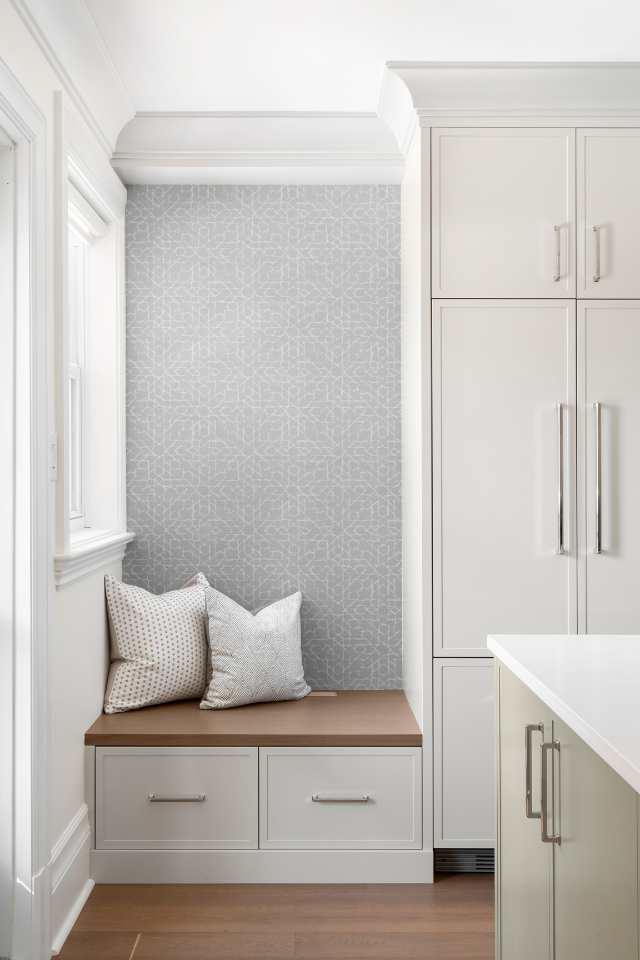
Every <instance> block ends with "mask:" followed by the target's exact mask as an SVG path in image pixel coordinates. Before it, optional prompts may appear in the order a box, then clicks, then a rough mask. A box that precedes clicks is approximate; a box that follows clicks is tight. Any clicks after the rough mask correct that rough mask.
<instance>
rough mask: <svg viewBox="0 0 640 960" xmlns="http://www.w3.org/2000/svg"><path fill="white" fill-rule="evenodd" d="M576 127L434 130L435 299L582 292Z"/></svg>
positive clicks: (567, 294)
mask: <svg viewBox="0 0 640 960" xmlns="http://www.w3.org/2000/svg"><path fill="white" fill-rule="evenodd" d="M574 150H575V133H574V131H573V130H563V129H553V130H547V129H539V128H536V129H533V128H531V129H524V128H517V129H513V128H512V129H478V128H475V129H469V128H466V129H453V128H452V129H441V130H433V132H432V167H433V181H432V182H433V192H432V224H433V253H432V257H433V280H432V284H433V296H434V297H572V296H575V290H576V284H575V256H574V242H575V162H574Z"/></svg>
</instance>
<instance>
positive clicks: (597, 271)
mask: <svg viewBox="0 0 640 960" xmlns="http://www.w3.org/2000/svg"><path fill="white" fill-rule="evenodd" d="M591 229H592V231H593V239H594V243H595V254H594V261H595V267H594V271H593V282H594V283H600V280H601V279H602V269H601V266H600V227H597V226H596V227H592V228H591Z"/></svg>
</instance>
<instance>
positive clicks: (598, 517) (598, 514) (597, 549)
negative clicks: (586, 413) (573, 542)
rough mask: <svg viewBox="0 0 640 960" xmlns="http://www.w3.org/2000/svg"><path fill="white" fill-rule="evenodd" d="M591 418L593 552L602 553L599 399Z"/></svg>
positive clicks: (600, 416)
mask: <svg viewBox="0 0 640 960" xmlns="http://www.w3.org/2000/svg"><path fill="white" fill-rule="evenodd" d="M593 418H594V421H595V428H596V438H595V447H596V484H595V487H596V488H595V500H596V542H595V546H594V548H593V552H594V553H595V554H598V553H602V404H601V403H600V402H599V401H596V402H595V403H594V405H593Z"/></svg>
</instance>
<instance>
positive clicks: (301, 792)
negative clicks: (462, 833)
mask: <svg viewBox="0 0 640 960" xmlns="http://www.w3.org/2000/svg"><path fill="white" fill-rule="evenodd" d="M421 754H422V751H421V750H420V748H419V747H418V748H415V747H386V748H385V747H368V748H365V747H361V748H356V747H345V748H333V747H306V748H294V747H262V748H261V749H260V846H261V847H263V848H267V849H273V848H307V849H312V848H325V849H340V848H342V849H363V848H369V849H375V848H378V849H381V848H382V849H401V848H418V847H420V846H421V845H422V770H421Z"/></svg>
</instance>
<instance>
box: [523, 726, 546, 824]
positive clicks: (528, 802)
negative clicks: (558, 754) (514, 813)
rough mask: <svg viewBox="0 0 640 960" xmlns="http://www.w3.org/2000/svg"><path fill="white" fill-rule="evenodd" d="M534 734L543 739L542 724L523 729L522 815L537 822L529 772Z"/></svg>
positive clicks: (539, 814) (539, 813)
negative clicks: (523, 773)
mask: <svg viewBox="0 0 640 960" xmlns="http://www.w3.org/2000/svg"><path fill="white" fill-rule="evenodd" d="M534 733H539V734H540V735H541V736H542V737H543V738H544V724H543V723H528V724H527V725H526V727H525V728H524V756H525V778H524V815H525V817H526V818H527V820H539V819H540V816H541V812H540V810H534V809H533V797H532V792H531V784H532V779H533V777H532V771H531V766H532V764H531V737H532V736H533V734H534Z"/></svg>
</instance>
